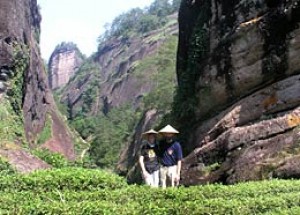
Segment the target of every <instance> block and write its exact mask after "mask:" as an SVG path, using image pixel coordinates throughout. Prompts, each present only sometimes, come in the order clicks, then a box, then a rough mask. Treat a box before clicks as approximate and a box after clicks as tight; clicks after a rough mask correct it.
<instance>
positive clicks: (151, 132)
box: [143, 129, 158, 135]
mask: <svg viewBox="0 0 300 215" xmlns="http://www.w3.org/2000/svg"><path fill="white" fill-rule="evenodd" d="M157 133H158V132H157V131H155V130H154V129H150V130H149V131H146V132H144V133H143V135H147V134H157Z"/></svg>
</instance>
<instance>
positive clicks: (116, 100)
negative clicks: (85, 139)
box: [61, 15, 178, 116]
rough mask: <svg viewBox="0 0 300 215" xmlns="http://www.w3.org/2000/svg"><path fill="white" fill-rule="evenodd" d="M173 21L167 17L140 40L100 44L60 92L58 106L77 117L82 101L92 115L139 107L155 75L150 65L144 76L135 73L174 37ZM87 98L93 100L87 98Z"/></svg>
mask: <svg viewBox="0 0 300 215" xmlns="http://www.w3.org/2000/svg"><path fill="white" fill-rule="evenodd" d="M176 17H177V15H172V16H170V17H169V19H170V20H171V21H170V22H169V24H167V25H166V26H165V27H164V28H160V29H158V30H156V31H152V32H149V33H147V34H145V35H143V36H142V37H140V36H139V37H129V38H113V39H111V40H109V41H105V43H103V44H101V45H100V46H99V47H98V51H97V53H95V54H94V55H93V56H91V57H90V58H89V59H88V60H87V61H85V62H84V63H83V65H82V66H81V68H79V71H78V73H77V74H76V76H75V77H74V79H73V80H72V81H71V82H70V83H69V84H68V85H67V87H66V88H65V89H64V90H63V92H62V95H61V102H63V103H65V104H68V107H69V110H71V111H72V112H70V113H69V115H70V116H74V115H76V114H78V110H81V107H83V106H84V103H86V102H84V100H89V101H91V105H90V107H89V108H88V109H89V110H88V112H89V114H93V115H95V114H97V113H99V112H103V113H105V114H106V113H107V112H108V111H109V110H110V109H111V108H113V107H119V106H121V105H124V104H128V103H131V104H133V107H135V108H137V107H139V105H140V101H141V98H142V97H143V96H144V95H145V94H147V93H149V92H150V91H151V90H152V89H153V88H155V82H154V81H152V80H151V81H149V78H151V76H153V74H155V73H157V71H154V70H153V69H151V68H150V67H151V65H149V69H148V68H144V71H143V72H144V74H134V71H135V69H136V67H138V66H139V65H140V63H141V62H142V61H143V60H146V59H147V58H149V57H150V56H155V55H158V52H159V48H160V47H162V45H164V44H166V43H167V42H168V41H169V40H170V36H175V37H177V34H178V26H177V22H176ZM146 71H147V72H146ZM146 73H148V75H147V74H146ZM87 94H89V95H90V96H92V98H87V97H88V95H87Z"/></svg>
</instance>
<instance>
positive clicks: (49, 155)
mask: <svg viewBox="0 0 300 215" xmlns="http://www.w3.org/2000/svg"><path fill="white" fill-rule="evenodd" d="M32 154H34V155H35V156H37V157H38V158H40V159H41V160H43V161H45V162H46V163H48V164H50V165H51V166H52V167H54V168H63V167H68V166H69V165H70V163H69V162H68V161H67V160H66V158H65V157H64V156H63V155H61V154H59V153H55V152H51V151H49V150H48V149H36V150H33V151H32Z"/></svg>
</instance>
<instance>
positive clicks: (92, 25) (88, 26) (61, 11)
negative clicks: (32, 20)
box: [37, 0, 153, 61]
mask: <svg viewBox="0 0 300 215" xmlns="http://www.w3.org/2000/svg"><path fill="white" fill-rule="evenodd" d="M37 2H38V5H40V7H41V14H42V23H41V52H42V57H43V58H44V59H45V60H46V61H48V60H49V57H50V55H51V53H52V52H53V51H54V49H55V47H56V45H58V44H60V43H61V42H63V41H65V42H74V43H75V44H77V46H78V48H79V49H80V51H81V52H82V53H83V54H85V55H86V56H90V55H91V54H92V53H94V52H96V51H97V38H98V37H99V36H100V35H101V34H102V33H103V32H104V25H105V24H106V23H111V22H112V21H113V19H114V18H115V17H116V16H118V15H119V14H121V13H123V12H126V11H128V10H129V9H131V8H135V7H140V8H144V7H146V6H149V5H150V4H151V3H152V2H153V0H37Z"/></svg>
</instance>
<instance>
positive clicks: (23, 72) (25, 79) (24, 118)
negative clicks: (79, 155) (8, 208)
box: [0, 0, 75, 163]
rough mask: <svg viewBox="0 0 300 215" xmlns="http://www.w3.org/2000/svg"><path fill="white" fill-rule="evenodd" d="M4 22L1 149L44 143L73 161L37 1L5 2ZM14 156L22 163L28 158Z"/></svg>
mask: <svg viewBox="0 0 300 215" xmlns="http://www.w3.org/2000/svg"><path fill="white" fill-rule="evenodd" d="M0 20H1V21H0V22H1V23H0V70H1V74H0V76H1V82H0V87H1V86H2V88H1V94H0V109H1V111H0V112H1V113H0V115H1V121H2V122H3V123H2V125H3V126H1V128H0V135H1V147H0V148H1V149H3V147H5V146H7V144H14V143H15V144H17V145H19V147H17V148H18V150H21V148H20V147H21V144H26V143H28V144H29V146H30V147H36V146H38V145H37V144H40V145H42V146H44V147H47V148H49V149H51V150H54V151H57V152H60V153H62V154H64V155H65V156H66V157H68V158H70V159H73V158H74V156H75V154H74V147H73V144H72V139H71V135H70V133H69V131H68V128H67V127H66V125H65V124H64V122H63V120H62V119H61V118H60V117H59V115H58V113H57V110H56V106H55V103H54V100H53V97H52V94H51V91H50V89H49V87H48V83H47V77H46V73H45V70H44V65H43V61H42V59H41V56H40V51H39V44H38V41H39V34H40V21H41V16H40V13H39V10H38V6H37V2H36V0H21V1H20V0H1V1H0ZM8 148H9V147H8ZM13 149H16V147H12V150H13ZM16 154H19V155H20V160H19V162H22V157H23V158H25V157H28V156H21V154H22V153H16ZM7 157H9V155H7ZM25 160H26V159H25ZM24 163H26V161H24ZM28 163H30V162H28Z"/></svg>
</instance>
